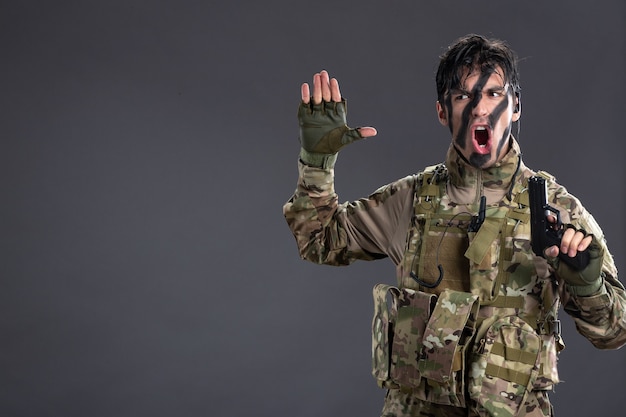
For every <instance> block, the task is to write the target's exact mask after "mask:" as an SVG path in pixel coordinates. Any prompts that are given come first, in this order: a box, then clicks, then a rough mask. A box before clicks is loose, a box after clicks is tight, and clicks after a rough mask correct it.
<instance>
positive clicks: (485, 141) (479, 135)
mask: <svg viewBox="0 0 626 417" xmlns="http://www.w3.org/2000/svg"><path fill="white" fill-rule="evenodd" d="M490 145H491V130H490V129H489V127H488V126H476V127H475V128H474V150H475V151H476V152H478V153H482V154H484V153H488V152H489V151H490Z"/></svg>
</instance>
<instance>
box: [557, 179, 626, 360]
mask: <svg viewBox="0 0 626 417" xmlns="http://www.w3.org/2000/svg"><path fill="white" fill-rule="evenodd" d="M552 203H554V204H555V205H556V206H557V207H559V208H560V209H561V210H560V211H561V213H562V215H565V216H567V217H563V222H564V223H571V224H572V225H574V226H575V227H576V228H577V229H584V230H585V231H587V232H588V233H592V234H593V235H594V237H595V238H596V239H597V241H598V243H599V244H600V245H602V247H603V248H604V259H603V264H602V272H601V273H600V276H601V278H602V280H603V285H602V286H601V287H600V289H599V291H598V292H597V293H596V294H592V295H590V296H578V295H575V294H572V293H570V292H569V291H568V290H567V286H566V285H565V284H564V283H563V282H559V284H560V288H561V297H562V300H563V309H564V311H565V312H566V313H567V314H569V315H570V316H571V317H572V318H573V319H574V321H575V323H576V328H577V330H578V332H579V333H580V334H582V335H583V336H584V337H585V338H587V339H588V340H589V341H590V342H591V343H592V344H593V345H594V346H595V347H597V348H599V349H617V348H620V347H621V346H623V345H625V344H626V291H625V289H624V285H623V284H622V283H621V282H620V281H619V280H618V276H617V268H616V266H615V262H614V260H613V256H612V255H611V253H610V252H609V249H608V247H607V242H606V239H605V237H604V233H603V232H602V229H601V228H600V226H599V225H598V223H597V222H596V220H595V219H594V217H593V216H592V215H591V214H590V213H589V212H588V211H587V210H586V209H585V208H584V207H583V206H582V204H581V203H580V201H579V200H578V199H577V198H576V197H574V196H572V195H571V194H569V193H567V191H566V190H565V188H563V187H561V186H557V187H556V191H555V193H554V194H553V199H552ZM557 279H558V277H557Z"/></svg>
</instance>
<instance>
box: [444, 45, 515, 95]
mask: <svg viewBox="0 0 626 417" xmlns="http://www.w3.org/2000/svg"><path fill="white" fill-rule="evenodd" d="M498 66H499V67H500V68H502V71H504V74H502V75H503V77H504V80H505V81H506V82H508V83H509V85H510V86H511V87H512V91H513V93H514V94H516V95H518V94H519V92H520V85H519V74H518V69H517V55H516V54H515V52H514V51H513V50H512V49H511V48H510V47H509V46H508V45H507V44H506V42H504V41H502V40H499V39H489V38H485V37H484V36H480V35H476V34H469V35H466V36H463V37H461V38H459V39H457V40H456V41H455V42H454V43H452V44H451V45H450V46H449V47H448V49H447V50H446V52H445V53H444V54H443V55H441V57H440V61H439V67H438V69H437V76H436V78H435V81H436V84H437V99H438V100H439V101H440V102H443V98H444V96H445V94H446V93H447V92H448V91H450V90H452V89H456V88H460V87H461V84H462V82H463V76H464V75H465V74H466V73H467V71H472V70H474V69H476V68H479V69H480V70H481V71H484V70H493V69H495V68H496V67H498Z"/></svg>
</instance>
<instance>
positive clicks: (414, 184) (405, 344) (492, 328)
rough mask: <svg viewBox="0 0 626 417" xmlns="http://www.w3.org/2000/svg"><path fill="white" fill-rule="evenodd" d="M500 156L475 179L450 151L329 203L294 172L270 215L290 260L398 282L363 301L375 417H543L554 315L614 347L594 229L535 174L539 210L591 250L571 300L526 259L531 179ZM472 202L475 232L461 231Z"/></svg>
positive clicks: (606, 268) (326, 189) (608, 293)
mask: <svg viewBox="0 0 626 417" xmlns="http://www.w3.org/2000/svg"><path fill="white" fill-rule="evenodd" d="M511 144H512V145H511V149H510V151H509V152H508V153H507V155H506V156H505V157H504V158H503V159H502V160H501V161H500V162H498V163H497V164H495V165H494V166H492V167H490V168H487V169H477V168H474V167H472V166H470V165H468V164H467V163H466V162H465V161H464V160H463V159H462V158H461V157H460V156H459V154H458V153H457V151H456V149H455V148H454V147H453V146H451V147H450V149H449V151H448V153H447V156H446V161H445V163H442V164H439V165H436V166H433V167H428V168H427V169H425V170H424V171H421V172H419V173H418V174H416V175H411V176H408V177H405V178H403V179H400V180H398V181H396V182H393V183H391V184H388V185H386V186H384V187H382V188H380V189H378V190H377V191H376V192H374V193H373V194H372V195H370V196H369V197H368V198H364V199H360V200H358V201H355V202H352V203H344V204H341V205H340V204H338V198H337V194H336V193H335V190H334V182H333V178H334V171H333V169H332V168H326V169H323V168H315V167H310V166H307V165H305V164H303V163H302V162H299V180H298V186H297V190H296V192H295V194H294V196H293V197H292V198H291V199H290V200H289V201H288V202H287V203H286V204H285V206H284V208H283V210H284V215H285V218H286V220H287V223H288V224H289V227H290V228H291V230H292V231H293V233H294V236H295V238H296V241H297V244H298V247H299V250H300V254H301V256H302V258H304V259H306V260H309V261H312V262H315V263H319V264H327V265H348V264H350V263H352V262H353V261H355V260H358V259H361V260H374V259H380V258H385V257H389V258H390V259H391V260H392V262H393V263H394V264H395V265H396V271H397V284H396V285H395V286H392V285H383V284H379V285H378V286H377V287H376V288H375V290H374V301H375V303H374V304H375V313H374V320H373V323H372V325H373V346H372V349H373V351H372V354H373V374H374V376H375V377H376V379H377V381H378V383H379V385H380V386H381V387H384V388H387V389H389V391H388V393H387V396H386V399H385V406H384V408H383V415H384V416H409V415H411V416H416V415H428V416H439V415H446V416H447V415H468V413H469V415H472V416H473V415H476V416H495V415H498V416H515V415H519V416H535V415H537V416H548V415H551V413H552V411H551V405H550V402H549V400H548V396H547V391H548V390H550V389H552V388H553V386H554V384H556V383H558V382H559V377H558V373H557V363H556V362H557V353H558V351H560V350H561V349H563V347H564V345H563V343H562V340H561V338H560V333H559V331H560V326H559V321H558V319H557V313H558V310H559V308H560V307H561V306H563V308H564V310H565V311H566V312H567V313H568V314H569V315H570V316H571V317H572V318H573V319H574V321H575V322H576V326H577V329H578V331H579V332H580V333H581V334H582V335H583V336H584V337H586V338H587V339H589V340H590V341H591V343H593V344H594V345H595V346H596V347H598V348H600V349H615V348H618V347H621V346H622V345H624V344H626V292H625V290H624V287H623V285H622V284H621V283H620V282H619V281H618V279H617V270H616V267H615V264H614V262H613V258H612V256H611V254H610V253H609V251H608V249H607V248H606V242H605V240H604V237H603V234H602V231H601V229H600V228H599V226H598V225H597V224H596V222H595V220H594V219H593V217H592V216H591V215H590V214H589V213H588V212H587V211H586V210H585V209H584V208H583V206H582V205H581V204H580V202H579V201H578V199H576V198H575V197H574V196H572V195H571V194H569V193H568V192H567V191H566V189H565V188H564V187H562V186H560V185H559V184H558V183H557V182H556V181H555V180H554V178H553V177H551V176H549V175H548V174H546V173H543V175H544V176H545V177H546V178H547V179H548V181H547V183H548V197H549V200H548V203H549V204H550V205H551V206H553V207H556V208H557V209H558V210H559V211H560V212H561V219H562V221H563V222H564V223H570V224H572V225H574V226H575V227H576V228H579V229H584V230H586V231H587V232H589V233H593V234H594V236H595V238H596V239H597V241H598V242H599V244H601V245H602V246H603V247H604V261H603V267H602V270H603V271H602V279H603V285H602V287H601V288H600V290H599V291H598V292H597V293H594V294H584V295H582V294H576V291H575V288H573V287H570V286H568V285H566V284H565V282H564V281H563V280H562V279H561V278H559V277H558V276H556V274H555V272H554V270H553V268H552V267H550V266H549V265H548V263H547V261H546V260H545V259H544V258H541V257H537V256H535V255H534V254H533V252H532V250H531V247H530V224H529V209H528V193H527V192H526V186H527V181H528V178H529V177H530V176H532V175H535V174H536V173H535V172H533V171H532V170H530V169H528V168H527V167H526V166H525V165H524V164H523V162H522V160H521V154H520V151H519V146H518V144H517V142H516V141H515V139H514V138H512V137H511ZM483 195H484V196H485V197H486V202H487V209H486V218H485V220H484V223H483V224H482V226H481V227H480V229H478V231H468V226H469V224H470V222H471V220H472V214H475V213H476V212H477V210H478V201H479V199H480V196H483ZM440 270H441V271H443V276H442V279H441V282H440V283H439V285H436V286H434V287H433V284H434V283H436V281H437V279H438V276H439V275H440ZM431 287H432V288H431ZM387 294H391V295H392V297H391V299H393V301H392V302H391V303H389V302H388V297H387Z"/></svg>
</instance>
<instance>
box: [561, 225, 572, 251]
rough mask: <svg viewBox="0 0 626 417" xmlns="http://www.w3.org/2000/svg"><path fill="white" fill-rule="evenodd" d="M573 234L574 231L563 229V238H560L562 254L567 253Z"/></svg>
mask: <svg viewBox="0 0 626 417" xmlns="http://www.w3.org/2000/svg"><path fill="white" fill-rule="evenodd" d="M575 233H576V231H575V230H574V229H570V228H568V229H565V232H563V236H562V237H561V252H562V253H568V252H569V247H570V242H571V241H572V238H573V237H574V234H575Z"/></svg>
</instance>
